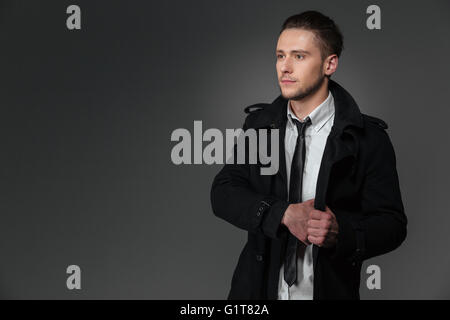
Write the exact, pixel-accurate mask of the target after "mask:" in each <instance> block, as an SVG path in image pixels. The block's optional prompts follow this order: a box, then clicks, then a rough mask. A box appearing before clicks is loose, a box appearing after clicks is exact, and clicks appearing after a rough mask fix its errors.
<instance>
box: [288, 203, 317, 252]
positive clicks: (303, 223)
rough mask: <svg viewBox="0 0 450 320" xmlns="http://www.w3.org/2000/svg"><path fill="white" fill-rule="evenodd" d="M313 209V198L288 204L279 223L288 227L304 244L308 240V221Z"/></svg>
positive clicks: (307, 243) (307, 242)
mask: <svg viewBox="0 0 450 320" xmlns="http://www.w3.org/2000/svg"><path fill="white" fill-rule="evenodd" d="M313 210H314V199H311V200H308V201H305V202H300V203H293V204H290V205H289V207H288V208H287V209H286V212H285V213H284V216H283V219H282V220H281V223H282V224H284V225H285V226H286V227H288V229H289V231H290V232H291V233H292V234H293V235H294V236H295V237H296V238H297V239H299V240H300V241H301V242H303V243H304V244H306V245H309V244H311V243H310V242H309V241H308V221H309V219H310V216H311V212H312V211H313Z"/></svg>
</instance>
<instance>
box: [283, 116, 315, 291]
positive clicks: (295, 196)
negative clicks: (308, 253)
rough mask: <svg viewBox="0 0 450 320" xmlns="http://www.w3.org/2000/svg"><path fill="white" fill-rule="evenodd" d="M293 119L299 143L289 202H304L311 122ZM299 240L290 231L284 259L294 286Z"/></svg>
mask: <svg viewBox="0 0 450 320" xmlns="http://www.w3.org/2000/svg"><path fill="white" fill-rule="evenodd" d="M292 121H293V122H294V123H295V125H296V126H297V132H298V136H297V143H296V145H295V151H294V157H293V159H292V165H291V176H290V179H289V180H290V181H289V203H299V202H302V182H303V166H304V163H305V151H306V150H305V129H306V127H307V126H308V125H309V124H311V119H310V118H309V117H308V118H306V119H305V121H304V122H300V121H298V120H297V119H293V118H292ZM298 243H299V240H298V239H297V238H296V237H295V236H294V235H293V234H292V233H290V232H289V234H288V240H287V246H286V255H285V261H284V280H285V281H286V283H287V284H288V285H289V287H290V286H292V285H293V284H294V283H295V282H296V280H297V246H298Z"/></svg>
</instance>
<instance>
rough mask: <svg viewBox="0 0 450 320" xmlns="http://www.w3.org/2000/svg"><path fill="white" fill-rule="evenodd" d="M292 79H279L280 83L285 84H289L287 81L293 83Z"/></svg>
mask: <svg viewBox="0 0 450 320" xmlns="http://www.w3.org/2000/svg"><path fill="white" fill-rule="evenodd" d="M294 82H295V81H294V80H291V79H281V83H285V84H289V83H294Z"/></svg>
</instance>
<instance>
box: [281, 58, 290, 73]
mask: <svg viewBox="0 0 450 320" xmlns="http://www.w3.org/2000/svg"><path fill="white" fill-rule="evenodd" d="M281 72H283V73H284V72H292V63H291V59H289V58H286V59H285V60H284V61H283V63H282V65H281Z"/></svg>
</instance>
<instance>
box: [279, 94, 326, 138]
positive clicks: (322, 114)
mask: <svg viewBox="0 0 450 320" xmlns="http://www.w3.org/2000/svg"><path fill="white" fill-rule="evenodd" d="M333 115H334V99H333V95H332V94H331V92H330V91H328V97H327V98H326V99H325V100H324V101H323V102H322V103H321V104H319V105H318V106H317V107H316V108H315V109H314V110H313V111H312V112H311V113H310V114H309V115H308V116H307V117H309V118H310V119H311V126H312V127H313V128H314V130H316V132H318V131H319V130H320V129H321V128H322V127H323V126H324V124H325V123H327V121H328V120H330V118H331V117H332V116H333ZM287 118H288V123H289V125H291V126H295V124H294V123H293V121H292V118H294V119H297V120H299V121H301V120H300V119H299V118H297V116H296V115H295V114H294V112H292V110H291V108H290V100H288V103H287ZM305 118H306V117H305Z"/></svg>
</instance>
